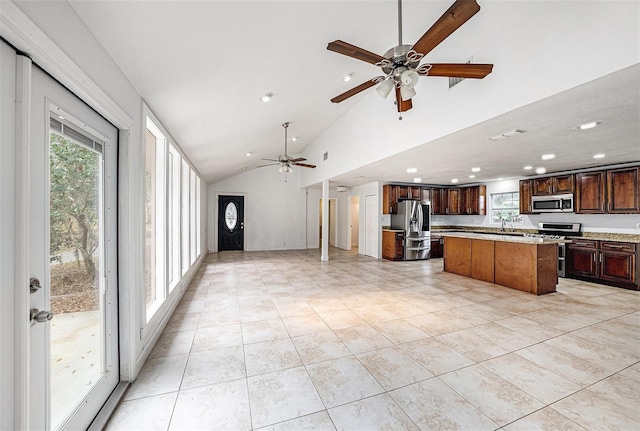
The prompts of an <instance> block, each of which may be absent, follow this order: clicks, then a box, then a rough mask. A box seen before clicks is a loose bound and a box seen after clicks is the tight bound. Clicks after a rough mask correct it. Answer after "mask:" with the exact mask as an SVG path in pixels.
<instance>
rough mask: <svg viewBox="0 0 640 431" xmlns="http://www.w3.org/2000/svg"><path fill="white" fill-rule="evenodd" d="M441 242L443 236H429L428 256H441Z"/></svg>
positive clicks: (442, 241)
mask: <svg viewBox="0 0 640 431" xmlns="http://www.w3.org/2000/svg"><path fill="white" fill-rule="evenodd" d="M443 243H444V239H443V238H437V237H436V238H434V237H431V254H430V257H432V258H437V257H442V252H443Z"/></svg>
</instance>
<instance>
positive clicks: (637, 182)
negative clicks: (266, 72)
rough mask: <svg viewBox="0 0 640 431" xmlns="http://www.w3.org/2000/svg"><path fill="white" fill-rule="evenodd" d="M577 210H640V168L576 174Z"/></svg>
mask: <svg viewBox="0 0 640 431" xmlns="http://www.w3.org/2000/svg"><path fill="white" fill-rule="evenodd" d="M575 200H576V202H575V208H576V213H579V214H638V213H640V167H633V168H621V169H610V170H607V171H596V172H583V173H579V174H576V195H575Z"/></svg>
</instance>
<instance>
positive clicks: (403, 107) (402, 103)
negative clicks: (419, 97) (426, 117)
mask: <svg viewBox="0 0 640 431" xmlns="http://www.w3.org/2000/svg"><path fill="white" fill-rule="evenodd" d="M396 104H397V105H398V112H405V111H408V110H409V109H411V108H413V102H411V99H409V100H402V95H401V94H400V89H399V88H398V87H396Z"/></svg>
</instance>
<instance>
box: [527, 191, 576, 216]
mask: <svg viewBox="0 0 640 431" xmlns="http://www.w3.org/2000/svg"><path fill="white" fill-rule="evenodd" d="M531 212H534V213H572V212H574V209H573V194H571V193H567V194H562V195H547V196H532V197H531Z"/></svg>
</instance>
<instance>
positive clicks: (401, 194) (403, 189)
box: [396, 186, 409, 200]
mask: <svg viewBox="0 0 640 431" xmlns="http://www.w3.org/2000/svg"><path fill="white" fill-rule="evenodd" d="M396 187H397V188H398V200H401V199H402V200H406V199H409V187H407V186H396Z"/></svg>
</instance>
